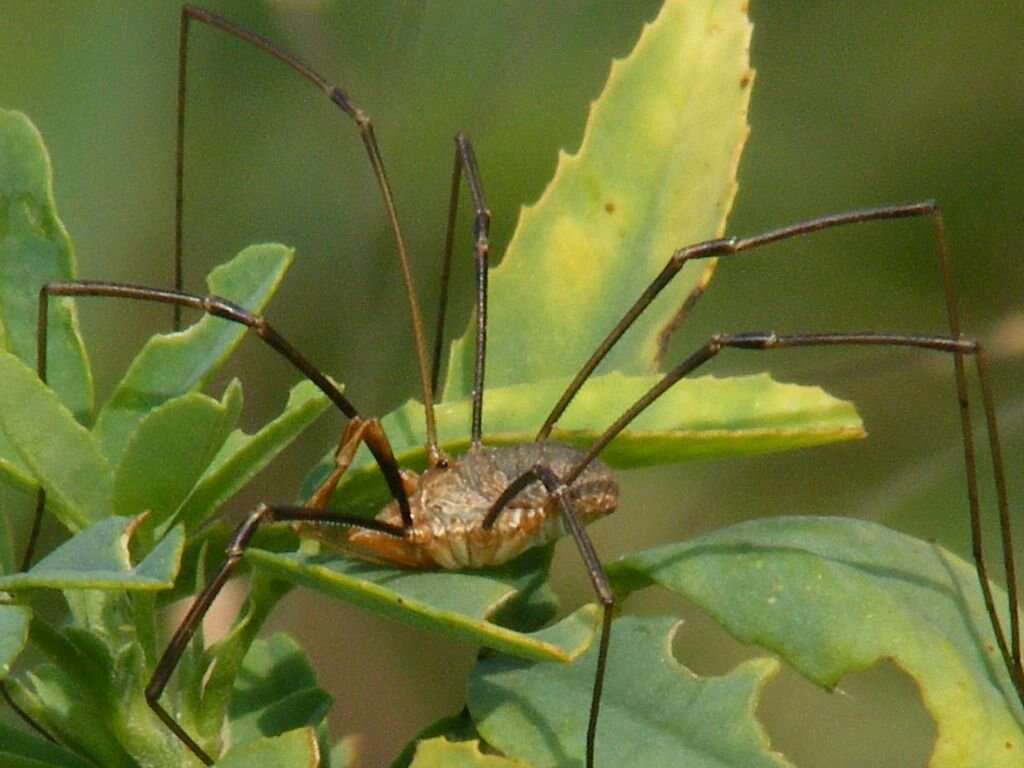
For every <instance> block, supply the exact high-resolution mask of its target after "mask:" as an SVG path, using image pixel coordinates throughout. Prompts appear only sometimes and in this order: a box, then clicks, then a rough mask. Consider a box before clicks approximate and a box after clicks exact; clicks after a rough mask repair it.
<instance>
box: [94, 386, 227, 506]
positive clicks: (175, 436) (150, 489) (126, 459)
mask: <svg viewBox="0 0 1024 768" xmlns="http://www.w3.org/2000/svg"><path fill="white" fill-rule="evenodd" d="M241 410H242V385H241V384H240V383H239V382H238V381H237V380H236V381H232V382H231V384H230V385H229V386H228V387H227V389H226V390H225V392H224V397H223V399H222V400H221V401H220V402H218V401H216V400H214V399H213V398H211V397H207V396H206V395H203V394H200V393H199V392H189V393H188V394H186V395H182V396H181V397H176V398H174V399H173V400H168V401H167V402H165V403H163V404H162V405H160V406H158V407H157V408H154V409H153V410H152V411H150V412H149V413H148V414H146V416H145V417H144V418H143V419H142V421H140V422H139V426H138V428H137V429H136V430H135V433H134V434H133V435H132V437H131V440H129V441H128V445H127V446H126V448H125V452H124V455H123V456H122V457H121V463H120V464H119V465H118V467H117V472H116V474H115V477H114V510H115V511H116V512H117V514H119V515H132V514H138V513H139V512H141V511H143V510H146V511H147V512H149V513H150V518H149V519H148V520H147V523H148V524H152V525H158V524H160V523H162V522H163V521H165V520H166V519H167V518H168V517H170V516H171V515H172V514H173V513H174V512H175V511H176V510H177V509H178V508H179V507H180V506H181V504H182V503H183V502H184V500H185V498H186V497H187V496H188V495H189V493H190V492H191V491H192V489H193V487H194V486H195V485H196V483H197V482H198V481H199V478H200V477H201V476H202V475H203V474H204V473H205V472H206V470H207V468H208V467H209V465H210V464H211V462H212V461H213V457H214V456H216V454H217V452H218V451H219V450H220V448H221V446H222V445H224V441H225V440H227V438H228V435H229V434H230V433H231V430H232V429H234V427H235V424H236V423H237V422H238V416H239V414H240V413H241Z"/></svg>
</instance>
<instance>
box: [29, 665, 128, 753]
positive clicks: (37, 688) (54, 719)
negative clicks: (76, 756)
mask: <svg viewBox="0 0 1024 768" xmlns="http://www.w3.org/2000/svg"><path fill="white" fill-rule="evenodd" d="M72 661H73V660H72V659H63V660H61V663H60V666H57V665H56V664H40V665H38V666H36V667H35V668H34V669H33V670H32V673H31V674H30V679H31V682H32V687H33V689H34V692H35V696H36V697H37V699H38V701H39V707H40V708H39V710H38V711H33V710H31V709H30V710H29V711H30V712H31V713H32V715H33V717H39V715H40V714H45V718H43V719H42V720H41V722H42V723H43V725H44V726H45V727H46V728H47V729H48V730H50V731H51V732H52V733H54V735H56V736H58V737H59V738H60V739H61V741H62V742H63V743H65V744H67V745H68V746H69V747H70V748H72V749H74V750H75V751H76V752H78V753H80V754H85V755H89V756H90V757H91V758H92V759H93V760H94V761H96V763H97V764H98V765H102V766H104V768H108V767H109V768H134V766H136V765H137V763H135V761H134V760H133V759H132V758H131V756H130V755H129V754H128V753H127V751H125V749H124V747H123V745H121V744H120V743H119V741H118V739H117V735H116V729H115V728H114V723H113V720H114V719H115V715H116V707H115V705H114V703H113V701H112V700H111V699H110V694H111V691H110V688H109V686H107V685H100V686H98V687H94V688H91V689H89V688H83V685H82V680H81V678H80V677H78V676H76V675H75V674H73V673H72V670H73V667H72V666H71V664H72ZM74 661H77V659H75V660H74ZM19 703H20V702H19Z"/></svg>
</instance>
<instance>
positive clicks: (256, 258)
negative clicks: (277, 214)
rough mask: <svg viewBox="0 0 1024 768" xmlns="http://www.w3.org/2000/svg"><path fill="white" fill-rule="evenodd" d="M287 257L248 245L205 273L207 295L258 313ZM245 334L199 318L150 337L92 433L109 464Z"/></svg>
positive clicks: (285, 251) (278, 248)
mask: <svg viewBox="0 0 1024 768" xmlns="http://www.w3.org/2000/svg"><path fill="white" fill-rule="evenodd" d="M292 255H293V251H292V250H291V249H289V248H285V247H284V246H282V245H254V246H250V247H249V248H246V249H245V250H244V251H242V252H241V253H239V254H238V256H236V257H235V258H234V259H232V260H231V261H229V262H228V263H227V264H222V265H221V266H219V267H217V268H216V269H214V270H213V271H212V272H211V273H210V276H209V278H208V279H207V284H208V285H209V290H210V293H212V294H216V295H218V296H222V297H224V298H227V299H230V300H231V301H234V302H235V303H237V304H239V305H241V306H242V307H244V308H246V309H248V310H249V311H251V312H260V311H262V309H263V307H264V306H266V304H267V302H268V301H269V300H270V297H271V296H272V295H273V294H274V291H275V290H277V287H278V285H279V284H280V282H281V279H282V278H283V277H284V273H285V271H286V270H287V268H288V265H289V264H291V260H292ZM245 331H246V327H245V326H244V325H240V324H238V323H233V322H229V321H228V320H224V319H221V318H216V317H211V316H203V317H202V319H200V320H199V321H198V322H197V323H195V324H194V325H193V326H191V327H190V328H187V329H186V330H184V331H182V332H180V333H169V334H165V335H162V336H154V337H153V338H152V339H150V340H149V341H148V342H147V343H146V346H145V347H143V348H142V351H141V352H139V354H138V355H137V356H136V358H135V360H134V361H133V362H132V364H131V367H130V368H129V369H128V372H127V373H125V375H124V378H123V379H121V382H120V383H119V384H118V385H117V388H116V389H115V390H114V393H113V394H112V395H111V396H110V399H109V400H108V401H107V402H106V404H105V405H104V406H103V408H102V409H101V410H100V415H99V418H97V420H96V426H95V427H94V433H95V435H96V438H97V440H99V442H100V445H102V446H103V451H104V453H105V454H106V455H107V457H108V458H109V459H110V460H111V462H113V463H115V464H116V463H118V462H119V461H120V459H121V455H122V453H123V452H124V450H125V447H126V446H127V444H128V441H129V439H130V438H131V436H132V433H134V431H135V429H136V428H137V427H138V424H139V422H140V421H141V420H142V418H143V417H144V416H145V415H146V414H147V413H149V412H150V411H151V410H153V409H154V408H156V407H157V406H159V405H161V404H163V403H165V402H166V401H168V400H170V399H172V398H175V397H178V396H180V395H184V394H185V393H187V392H191V391H193V390H197V389H199V388H201V387H202V386H203V385H204V384H205V383H207V382H208V381H209V380H210V378H211V377H212V376H213V375H214V374H215V373H216V372H217V369H218V368H219V366H220V365H221V363H223V362H224V360H225V359H226V358H227V356H228V355H230V354H231V351H232V350H233V349H234V348H235V347H236V346H237V345H238V343H239V342H240V341H241V339H242V336H243V335H244V334H245Z"/></svg>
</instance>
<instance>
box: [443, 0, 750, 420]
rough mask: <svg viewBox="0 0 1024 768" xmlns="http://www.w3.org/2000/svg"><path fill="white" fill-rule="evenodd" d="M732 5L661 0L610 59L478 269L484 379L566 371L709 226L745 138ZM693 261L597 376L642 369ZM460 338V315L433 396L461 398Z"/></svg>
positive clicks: (741, 32) (465, 353)
mask: <svg viewBox="0 0 1024 768" xmlns="http://www.w3.org/2000/svg"><path fill="white" fill-rule="evenodd" d="M742 6H743V4H742V3H721V2H718V1H717V0H672V1H670V2H666V3H665V5H664V7H663V9H662V11H661V13H660V14H659V16H658V18H657V19H656V20H655V21H654V22H652V23H651V24H649V25H648V26H647V27H645V29H644V31H643V34H642V35H641V37H640V40H639V42H638V43H637V45H636V48H635V49H634V51H633V53H632V54H631V55H630V56H629V57H627V58H626V59H624V60H622V61H617V62H615V63H614V64H613V66H612V71H611V74H610V76H609V78H608V83H607V85H606V86H605V90H604V92H603V93H602V95H601V96H600V97H599V98H598V100H597V101H596V102H595V103H594V105H593V107H592V109H591V114H590V117H589V120H588V122H587V127H586V130H585V133H584V136H583V142H582V145H581V147H580V150H579V152H578V154H576V155H573V156H568V155H565V154H563V155H562V156H561V157H560V158H559V163H558V169H557V171H556V173H555V177H554V179H553V180H552V181H551V184H550V185H549V187H548V189H547V190H546V191H545V192H544V194H543V196H542V197H541V199H540V200H539V201H538V202H537V203H536V204H535V205H533V206H531V207H528V208H525V209H523V211H522V212H521V214H520V218H519V223H518V226H517V228H516V232H515V235H514V236H513V238H512V241H511V242H510V243H509V246H508V251H507V252H506V254H505V257H504V259H503V260H502V262H501V264H500V265H499V266H498V267H497V268H495V269H494V270H492V271H491V275H490V290H491V296H492V302H491V304H490V306H489V308H488V359H487V379H488V383H489V384H490V385H492V386H505V385H508V384H516V383H520V382H527V381H536V380H539V379H544V378H551V377H555V376H564V375H572V374H574V373H575V372H576V370H578V369H579V367H580V365H581V364H582V363H583V361H585V360H586V359H587V357H588V356H589V355H590V353H591V352H592V351H593V350H594V348H595V347H596V346H597V344H598V342H599V341H600V340H601V339H602V338H603V336H604V335H605V334H606V333H607V332H608V331H609V330H611V328H612V326H613V325H614V324H615V322H617V321H618V319H619V317H621V315H622V314H623V312H625V311H626V309H627V308H628V307H629V306H630V305H631V304H632V303H633V301H634V300H635V299H636V298H637V297H638V296H639V295H640V292H641V291H642V290H643V289H644V288H645V287H646V286H647V284H648V283H649V282H650V281H651V280H652V279H653V278H654V276H655V275H657V274H658V272H659V271H660V270H661V269H662V267H664V265H665V264H666V262H667V261H668V259H669V257H670V256H671V255H672V253H673V252H674V251H675V250H676V249H678V248H680V247H682V246H684V245H688V244H691V243H695V242H698V241H701V240H706V239H709V238H713V237H716V236H718V235H720V234H721V233H722V231H723V228H724V226H725V217H726V214H727V213H728V211H729V208H730V206H731V205H732V199H733V196H734V195H735V192H736V180H735V176H736V167H737V164H738V162H739V156H740V151H741V149H742V147H743V143H744V141H745V139H746V136H747V133H748V127H747V122H746V112H747V104H748V101H749V96H750V88H749V87H748V86H749V83H750V80H751V75H752V73H751V71H750V68H749V62H748V55H747V51H748V47H749V44H750V31H751V26H750V22H749V21H748V19H747V17H746V13H745V12H744V10H743V8H742ZM707 269H708V265H707V264H706V263H704V264H695V265H691V266H689V267H687V268H686V269H685V270H684V272H683V273H682V274H680V275H677V276H676V278H675V280H674V281H673V282H672V284H671V286H670V287H669V288H668V289H666V290H665V292H664V293H663V295H662V296H660V297H659V298H658V299H657V300H656V301H655V303H654V304H652V306H651V307H650V308H649V309H648V310H647V312H646V313H645V314H644V315H643V316H642V317H641V319H640V320H639V321H638V322H637V324H636V326H634V328H633V329H632V330H631V331H630V332H629V333H628V334H627V335H626V336H625V337H624V338H623V339H622V340H621V341H620V342H619V344H618V345H617V346H616V347H615V349H614V350H613V351H612V353H611V355H610V356H609V358H608V360H607V362H606V364H605V366H606V367H605V370H612V369H615V370H622V371H625V372H628V373H648V372H650V371H652V370H654V369H655V368H656V365H657V360H656V357H657V353H658V337H659V334H660V333H661V332H662V331H663V330H664V329H665V327H666V326H667V325H668V324H669V323H670V321H671V319H672V317H673V316H674V315H675V313H676V311H677V310H678V308H679V307H680V305H681V304H682V303H683V301H684V299H685V298H686V297H687V296H688V295H689V294H690V292H691V291H692V290H693V289H694V288H695V287H697V286H700V285H702V284H703V283H705V282H706V281H707V279H708V277H709V275H708V274H707V272H706V270H707ZM473 338H474V337H473V323H472V322H470V324H469V327H468V330H467V332H466V334H465V335H464V336H463V337H462V338H461V339H460V340H459V341H457V342H456V343H455V344H454V345H453V347H452V352H451V356H450V363H449V373H448V378H447V383H446V385H445V388H444V399H445V400H457V399H461V398H464V397H467V396H468V393H469V391H470V386H471V378H472V371H473V361H472V358H473Z"/></svg>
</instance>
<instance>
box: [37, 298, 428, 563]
mask: <svg viewBox="0 0 1024 768" xmlns="http://www.w3.org/2000/svg"><path fill="white" fill-rule="evenodd" d="M50 296H105V297H114V298H121V299H134V300H138V301H155V302H160V303H164V304H173V305H175V306H182V307H189V308H191V309H197V310H200V311H201V312H205V313H206V314H209V315H213V316H214V317H220V318H223V319H225V320H229V321H231V322H234V323H240V324H241V325H244V326H246V327H247V328H251V329H252V330H253V332H255V333H256V335H257V336H258V337H259V338H260V339H261V340H262V341H263V342H265V343H266V344H267V345H268V346H269V347H270V348H271V349H273V350H274V351H275V352H277V353H278V354H280V355H281V356H283V357H284V358H285V359H286V360H288V362H290V363H291V364H292V365H293V366H295V367H296V368H298V369H299V371H301V372H302V374H303V375H304V376H306V378H308V379H309V380H310V381H312V382H313V383H314V384H315V385H316V386H317V387H318V388H319V389H320V391H322V392H323V393H324V394H325V395H327V397H328V398H330V400H331V402H333V403H334V404H335V405H336V406H337V407H338V409H339V410H340V411H341V412H342V413H344V414H345V415H346V416H348V417H349V418H350V419H357V418H360V417H359V412H358V411H357V410H356V407H355V406H354V405H352V403H351V402H350V401H349V399H348V398H347V397H345V395H343V394H342V393H341V391H340V390H339V389H338V388H337V387H336V386H335V384H334V382H332V381H331V380H330V379H329V378H328V377H327V376H326V375H325V374H324V373H323V372H322V371H320V369H318V368H317V367H316V366H315V365H313V364H312V363H311V362H310V361H309V360H308V359H307V358H306V357H305V356H304V355H303V354H302V353H301V352H299V351H298V350H297V349H295V347H293V346H292V345H291V344H290V343H289V342H288V341H287V340H286V339H285V338H284V337H283V336H281V334H279V333H278V332H277V331H276V330H275V329H274V328H273V326H271V325H270V323H268V322H267V321H266V319H265V318H264V317H263V316H262V315H257V314H253V313H252V312H249V311H248V310H246V309H244V308H242V307H240V306H238V305H237V304H235V303H233V302H230V301H228V300H227V299H223V298H220V297H218V296H200V295H195V294H190V293H185V292H183V291H171V290H167V289H162V288H146V287H142V286H136V285H123V284H121V283H107V282H98V281H88V280H82V281H76V282H55V283H47V284H46V285H44V286H43V287H42V289H41V290H40V292H39V316H38V326H37V354H38V357H37V362H36V366H37V372H38V374H39V378H40V380H42V381H43V382H45V381H46V375H47V370H46V369H47V361H46V351H47V328H48V326H47V321H48V317H49V313H48V307H49V298H50ZM360 421H362V419H360ZM366 444H367V447H368V448H369V449H370V452H371V453H372V454H373V456H374V458H375V459H376V461H377V464H378V465H379V466H380V468H381V472H382V473H383V475H384V478H385V480H386V481H387V484H388V489H389V490H390V491H391V495H392V496H393V497H394V498H395V500H396V501H397V502H398V506H399V510H400V511H401V515H402V520H403V522H404V524H405V525H406V526H409V525H411V524H412V512H411V511H410V508H409V498H408V495H407V494H406V490H405V484H404V483H403V482H402V476H401V472H400V471H399V467H398V462H397V461H396V460H395V457H394V454H393V452H392V451H391V447H390V445H389V444H388V441H387V437H386V436H385V435H384V433H383V430H379V429H378V430H376V431H372V439H367V440H366ZM44 507H45V496H44V495H43V492H42V491H41V490H40V491H39V495H38V497H37V504H36V519H35V521H34V522H33V531H34V532H35V531H37V530H38V526H39V520H40V519H41V517H42V512H43V508H44ZM34 545H35V535H34V534H33V536H32V538H31V540H30V542H29V549H28V550H27V551H26V553H25V557H24V558H23V562H22V569H23V570H26V569H27V568H28V566H29V565H30V564H31V561H32V553H33V549H34Z"/></svg>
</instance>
